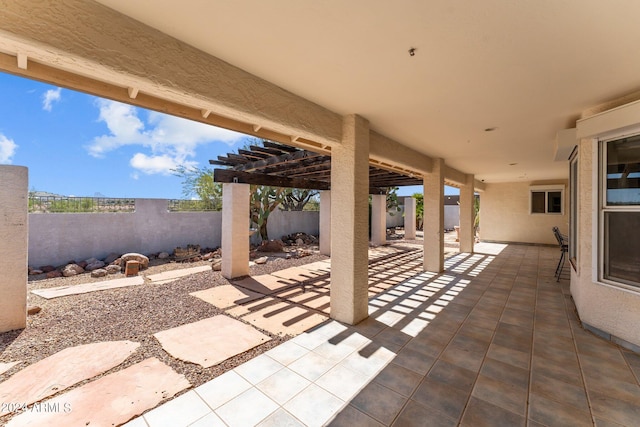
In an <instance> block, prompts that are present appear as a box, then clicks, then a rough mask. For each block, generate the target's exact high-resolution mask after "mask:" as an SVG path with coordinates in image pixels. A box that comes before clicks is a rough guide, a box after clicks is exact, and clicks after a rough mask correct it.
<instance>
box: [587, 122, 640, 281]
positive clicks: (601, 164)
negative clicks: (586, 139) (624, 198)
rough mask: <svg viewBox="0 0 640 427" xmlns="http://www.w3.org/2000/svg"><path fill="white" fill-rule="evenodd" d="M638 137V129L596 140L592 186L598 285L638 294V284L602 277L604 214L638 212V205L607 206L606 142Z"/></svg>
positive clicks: (639, 208) (639, 209)
mask: <svg viewBox="0 0 640 427" xmlns="http://www.w3.org/2000/svg"><path fill="white" fill-rule="evenodd" d="M636 135H640V129H638V130H637V131H636V132H633V133H630V132H628V131H627V132H625V133H619V134H617V135H615V136H612V135H608V136H607V137H606V138H601V139H597V140H596V150H595V153H594V154H596V156H595V157H596V159H595V160H596V161H597V163H596V164H597V170H598V174H597V186H594V189H595V190H596V192H597V194H598V197H597V200H598V207H597V219H598V221H597V227H598V234H597V236H598V242H597V247H598V252H597V264H596V265H597V266H598V271H597V279H598V281H599V282H600V283H605V284H608V285H612V286H616V287H619V288H624V289H628V290H631V291H635V292H639V291H640V284H631V283H627V282H624V281H618V280H613V279H608V278H605V277H604V260H605V252H606V248H605V236H604V228H605V227H604V226H605V218H604V217H605V213H606V212H640V205H635V206H634V205H623V206H620V205H611V206H608V205H607V178H606V177H607V158H606V146H607V143H608V142H612V141H617V140H620V139H624V138H628V137H632V136H636Z"/></svg>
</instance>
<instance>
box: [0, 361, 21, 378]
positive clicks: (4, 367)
mask: <svg viewBox="0 0 640 427" xmlns="http://www.w3.org/2000/svg"><path fill="white" fill-rule="evenodd" d="M21 362H22V361H21V360H18V361H17V362H9V363H0V375H2V374H4V373H5V372H7V371H8V370H9V369H11V368H13V367H14V366H16V365H17V364H18V363H21Z"/></svg>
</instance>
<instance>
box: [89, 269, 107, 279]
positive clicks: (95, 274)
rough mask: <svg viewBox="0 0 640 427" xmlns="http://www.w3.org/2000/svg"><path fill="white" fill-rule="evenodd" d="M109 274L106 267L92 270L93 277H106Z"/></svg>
mask: <svg viewBox="0 0 640 427" xmlns="http://www.w3.org/2000/svg"><path fill="white" fill-rule="evenodd" d="M107 274H109V273H108V272H107V270H105V269H104V268H98V269H95V270H93V271H92V272H91V277H104V276H106V275H107Z"/></svg>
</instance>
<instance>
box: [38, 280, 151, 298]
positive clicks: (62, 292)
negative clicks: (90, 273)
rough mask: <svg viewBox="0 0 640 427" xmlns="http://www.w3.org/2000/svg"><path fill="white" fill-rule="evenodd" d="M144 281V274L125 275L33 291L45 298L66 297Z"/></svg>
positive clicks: (140, 283) (139, 283)
mask: <svg viewBox="0 0 640 427" xmlns="http://www.w3.org/2000/svg"><path fill="white" fill-rule="evenodd" d="M143 283H144V278H143V277H142V276H135V277H123V278H122V279H113V280H104V281H101V282H91V283H83V284H80V285H69V286H58V287H55V288H47V289H36V290H33V291H31V293H33V294H36V295H38V296H40V297H42V298H45V299H52V298H59V297H66V296H68V295H78V294H86V293H89V292H97V291H104V290H108V289H116V288H125V287H128V286H139V285H142V284H143Z"/></svg>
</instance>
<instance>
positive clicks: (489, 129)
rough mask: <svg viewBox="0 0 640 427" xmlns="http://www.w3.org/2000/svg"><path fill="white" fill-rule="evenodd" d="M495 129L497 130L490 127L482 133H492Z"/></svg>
mask: <svg viewBox="0 0 640 427" xmlns="http://www.w3.org/2000/svg"><path fill="white" fill-rule="evenodd" d="M496 129H498V128H497V127H490V128H486V129H485V130H484V131H485V132H493V131H494V130H496Z"/></svg>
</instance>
